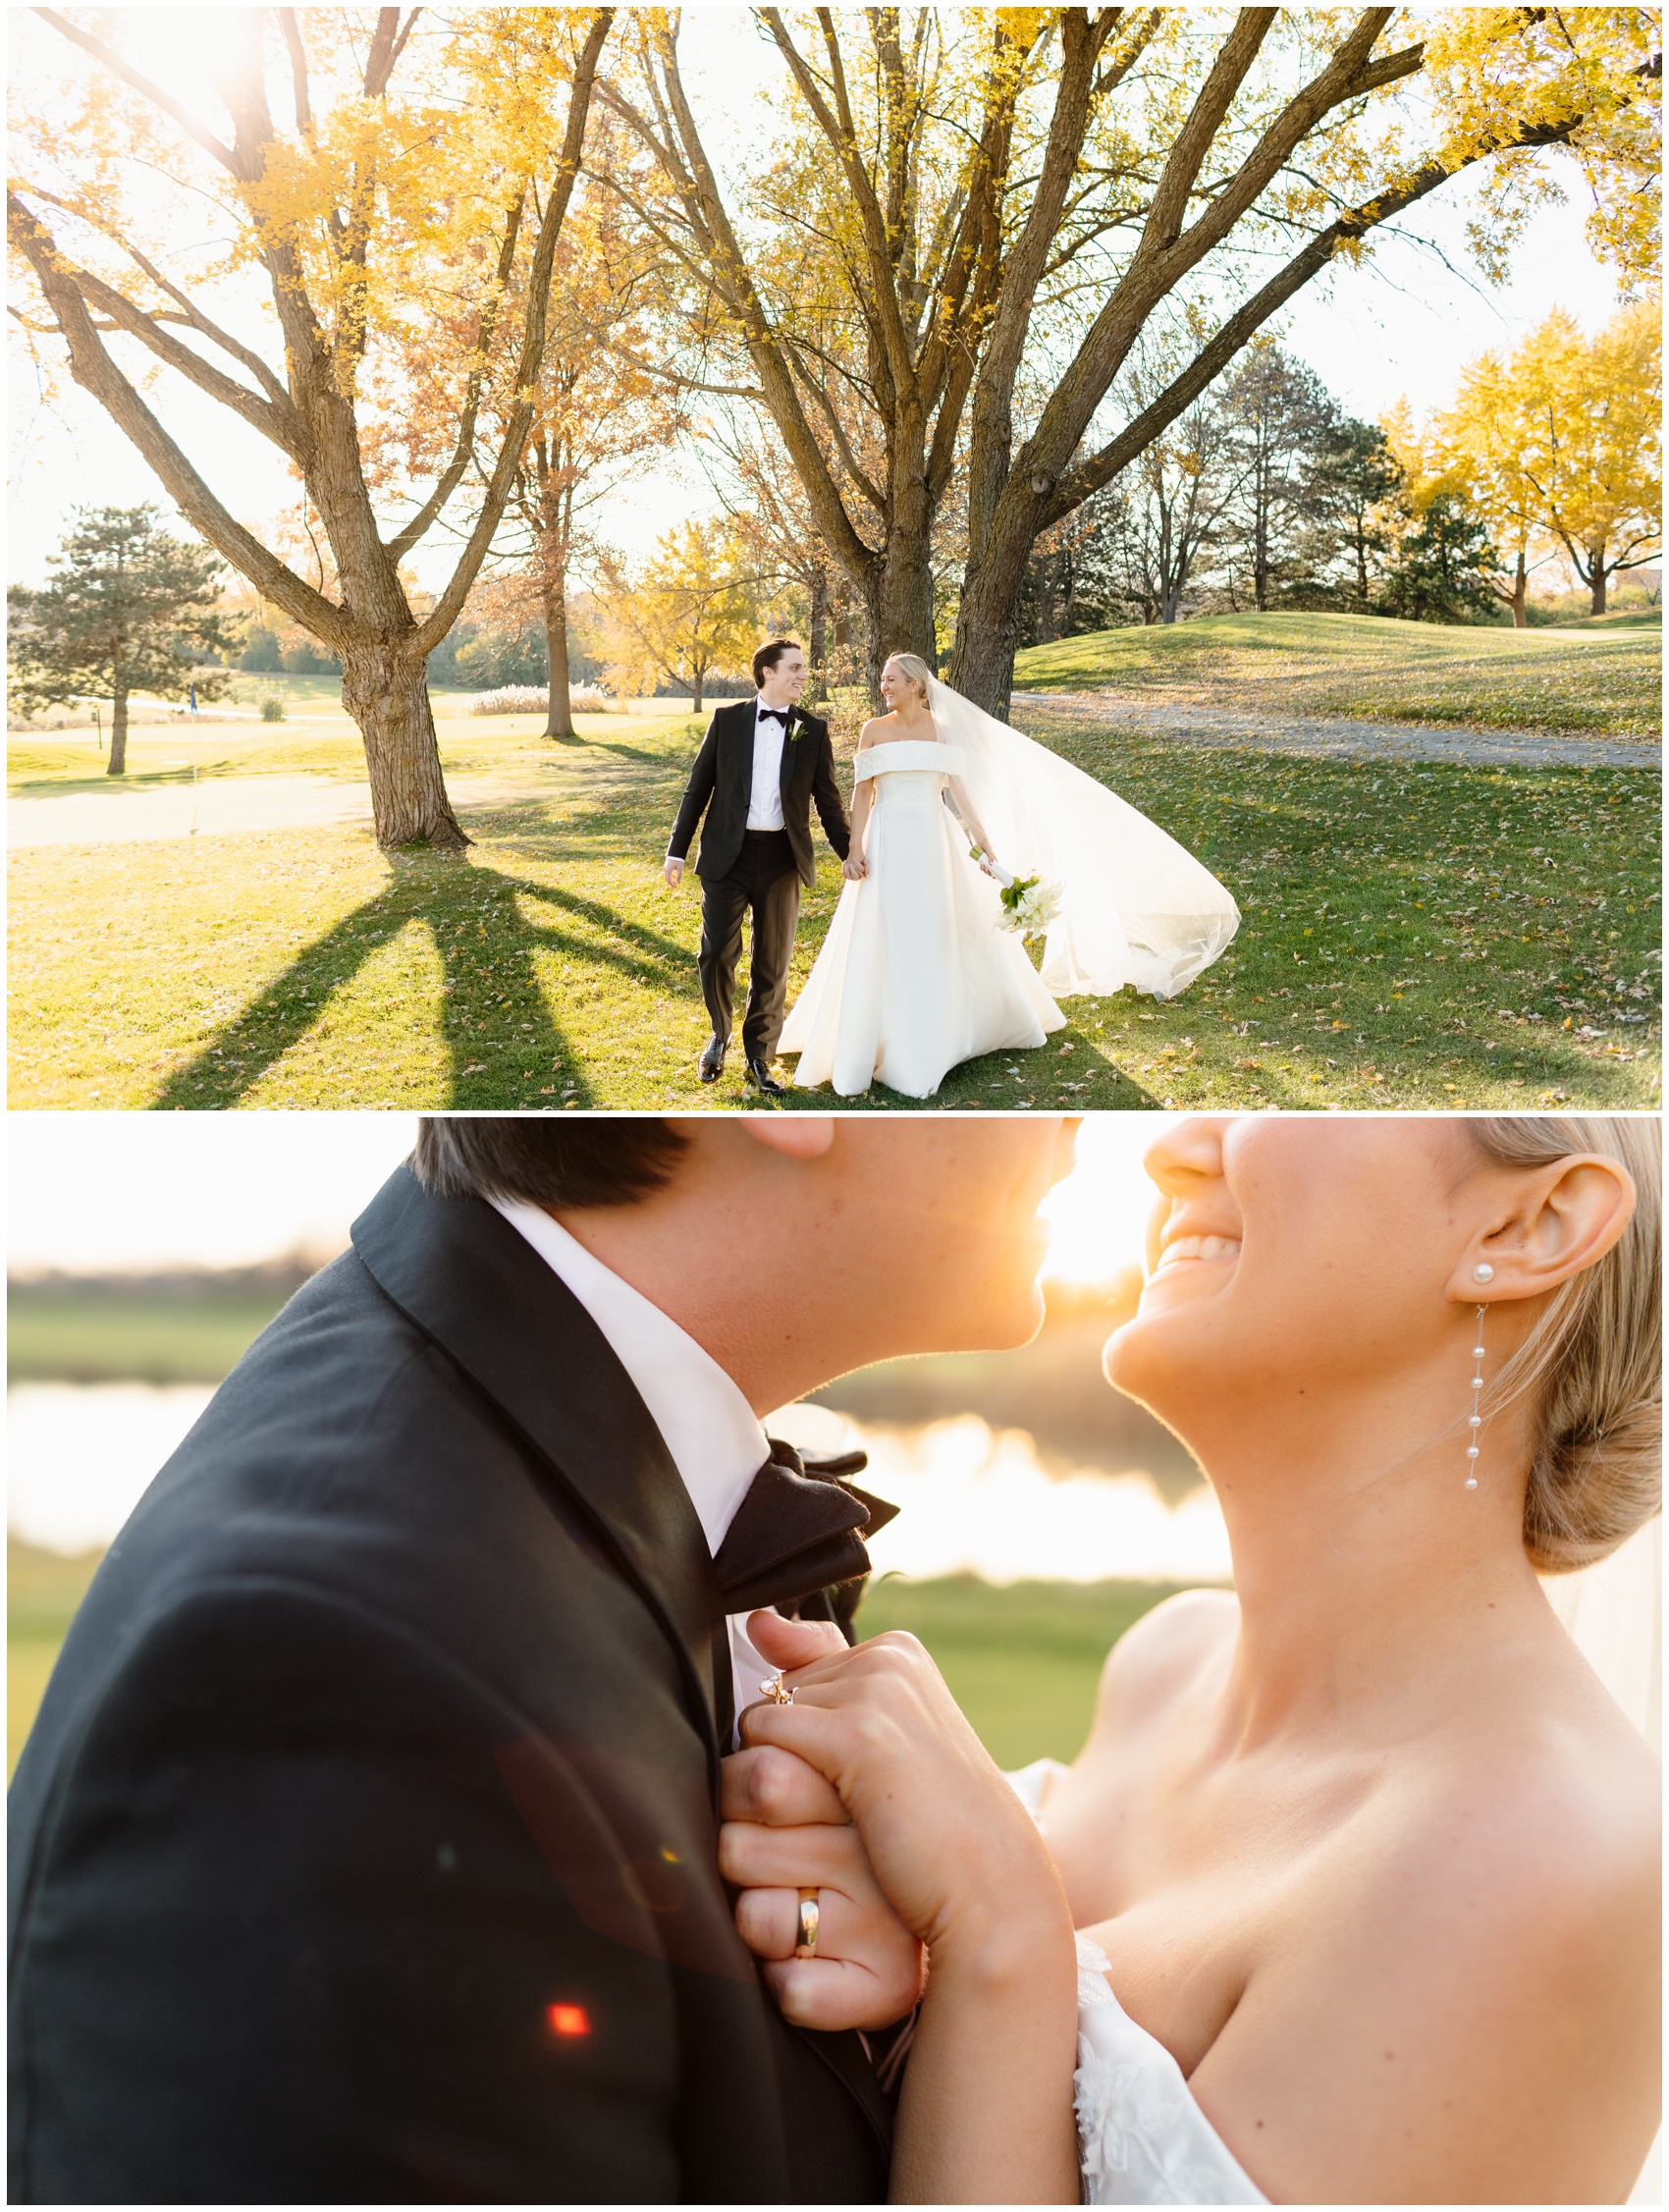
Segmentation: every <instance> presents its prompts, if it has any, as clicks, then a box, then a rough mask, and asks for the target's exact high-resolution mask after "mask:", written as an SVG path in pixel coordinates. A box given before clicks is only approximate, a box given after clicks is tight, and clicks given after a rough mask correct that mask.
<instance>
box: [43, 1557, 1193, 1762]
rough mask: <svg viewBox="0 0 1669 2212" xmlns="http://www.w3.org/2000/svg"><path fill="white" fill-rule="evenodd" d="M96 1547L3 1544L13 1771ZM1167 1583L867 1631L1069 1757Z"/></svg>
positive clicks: (911, 1606) (961, 1602) (990, 1743)
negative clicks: (912, 1649) (1127, 1644)
mask: <svg viewBox="0 0 1669 2212" xmlns="http://www.w3.org/2000/svg"><path fill="white" fill-rule="evenodd" d="M99 1557H100V1554H98V1553H96V1552H91V1553H88V1554H86V1555H85V1556H84V1557H82V1558H79V1559H66V1558H62V1557H61V1556H60V1555H59V1554H58V1553H57V1552H53V1551H37V1550H35V1549H34V1548H33V1546H32V1545H29V1544H26V1543H20V1542H18V1541H17V1540H16V1538H14V1539H12V1541H11V1542H10V1543H9V1544H8V1546H7V1560H6V1565H7V1616H6V1634H7V1645H6V1659H7V1676H6V1751H7V1766H6V1771H7V1774H8V1776H10V1775H11V1773H12V1772H13V1770H14V1769H15V1768H16V1766H17V1763H18V1756H19V1753H21V1752H22V1751H23V1748H24V1743H25V1740H26V1738H27V1735H28V1732H29V1730H30V1728H31V1727H32V1726H33V1725H34V1716H35V1714H36V1712H38V1711H39V1709H40V1700H41V1698H42V1696H43V1695H44V1693H45V1690H46V1682H47V1677H48V1676H49V1675H50V1674H51V1672H52V1666H53V1662H54V1660H55V1659H56V1658H57V1656H58V1647H59V1646H60V1645H61V1644H62V1643H63V1641H64V1637H65V1635H66V1633H67V1631H68V1629H69V1626H70V1622H71V1620H72V1619H73V1618H74V1616H75V1611H76V1607H77V1606H78V1605H79V1604H80V1603H81V1598H82V1596H83V1595H84V1593H85V1592H86V1587H87V1584H88V1583H89V1582H90V1581H91V1580H92V1577H93V1572H94V1570H95V1569H96V1567H97V1565H98V1561H99ZM1167 1595H1169V1592H1168V1591H1167V1590H1166V1589H1165V1588H1164V1587H1163V1586H1161V1585H1159V1584H1155V1583H1091V1584H1078V1583H1016V1584H1014V1585H1013V1586H1012V1588H1010V1589H1007V1590H996V1589H993V1588H992V1587H991V1585H990V1584H988V1583H982V1582H978V1581H976V1580H975V1579H974V1578H973V1577H972V1576H968V1575H961V1576H955V1577H947V1578H945V1579H944V1580H942V1581H934V1582H909V1581H907V1580H906V1579H905V1578H904V1577H903V1576H901V1575H889V1576H888V1577H887V1578H886V1579H885V1580H883V1581H881V1582H878V1583H876V1584H875V1585H874V1586H873V1587H872V1589H871V1590H870V1592H869V1593H868V1595H867V1597H866V1599H865V1602H864V1605H863V1608H862V1610H861V1611H860V1613H859V1615H858V1629H859V1633H860V1634H861V1635H866V1636H875V1635H878V1634H879V1633H880V1631H881V1630H883V1629H891V1628H907V1629H909V1630H911V1631H912V1632H913V1633H914V1634H915V1635H917V1636H919V1637H920V1638H921V1640H922V1642H923V1643H924V1644H925V1645H926V1646H927V1647H928V1649H929V1650H930V1651H931V1652H932V1653H933V1655H934V1658H935V1659H936V1660H937V1661H938V1663H939V1665H940V1667H941V1669H942V1672H943V1675H944V1678H945V1680H946V1681H947V1682H948V1683H949V1685H950V1688H951V1690H952V1692H953V1693H954V1695H955V1697H956V1699H957V1701H958V1703H959V1704H960V1705H961V1706H962V1709H963V1711H964V1712H966V1713H967V1715H968V1717H969V1719H970V1720H971V1721H972V1722H973V1724H974V1726H975V1727H976V1728H977V1729H978V1730H979V1733H980V1736H981V1738H982V1739H983V1741H984V1743H985V1745H986V1747H987V1749H988V1750H989V1751H990V1752H991V1753H992V1756H993V1757H994V1758H996V1760H998V1761H999V1763H1001V1764H1002V1765H1004V1766H1023V1765H1024V1764H1025V1763H1026V1762H1027V1761H1028V1760H1029V1759H1034V1758H1043V1757H1045V1756H1049V1757H1052V1758H1071V1757H1073V1756H1074V1755H1075V1753H1077V1751H1078V1748H1079V1746H1080V1745H1081V1744H1082V1743H1083V1740H1084V1735H1085V1731H1086V1730H1087V1728H1088V1727H1089V1722H1090V1715H1091V1712H1092V1711H1093V1709H1094V1705H1095V1696H1096V1683H1097V1681H1098V1680H1099V1678H1100V1675H1101V1667H1102V1661H1103V1660H1104V1658H1105V1657H1106V1654H1107V1652H1108V1651H1109V1650H1110V1649H1111V1647H1112V1646H1113V1644H1114V1643H1115V1642H1116V1641H1117V1639H1118V1638H1119V1637H1121V1636H1122V1635H1123V1634H1124V1631H1125V1630H1126V1629H1127V1628H1128V1627H1129V1626H1130V1624H1131V1622H1132V1621H1134V1620H1137V1619H1139V1618H1140V1617H1141V1615H1142V1614H1143V1613H1145V1612H1146V1611H1147V1609H1148V1607H1149V1606H1150V1605H1155V1604H1157V1603H1158V1600H1159V1599H1160V1598H1161V1597H1164V1596H1167Z"/></svg>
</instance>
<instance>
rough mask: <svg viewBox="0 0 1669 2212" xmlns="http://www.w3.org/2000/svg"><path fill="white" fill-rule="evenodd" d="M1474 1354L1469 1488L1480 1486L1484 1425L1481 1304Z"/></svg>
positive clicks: (1479, 1271) (1489, 1270)
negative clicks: (1480, 1437)
mask: <svg viewBox="0 0 1669 2212" xmlns="http://www.w3.org/2000/svg"><path fill="white" fill-rule="evenodd" d="M1472 1271H1473V1273H1474V1274H1475V1275H1477V1274H1493V1273H1494V1271H1495V1270H1494V1268H1474V1269H1473V1270H1472ZM1472 1356H1473V1359H1474V1360H1475V1361H1476V1362H1477V1363H1478V1367H1479V1370H1480V1372H1479V1373H1478V1374H1477V1375H1475V1376H1473V1378H1472V1411H1471V1413H1470V1414H1468V1416H1467V1438H1468V1441H1467V1447H1466V1486H1467V1488H1468V1489H1469V1490H1475V1489H1477V1487H1478V1431H1479V1430H1480V1429H1481V1428H1482V1426H1483V1416H1482V1415H1481V1413H1480V1412H1479V1410H1478V1393H1479V1391H1480V1390H1481V1389H1482V1387H1483V1376H1482V1372H1481V1371H1482V1366H1483V1308H1482V1307H1481V1306H1480V1307H1479V1309H1478V1342H1477V1343H1476V1344H1475V1345H1474V1346H1473V1347H1472Z"/></svg>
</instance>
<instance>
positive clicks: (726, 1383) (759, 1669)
mask: <svg viewBox="0 0 1669 2212" xmlns="http://www.w3.org/2000/svg"><path fill="white" fill-rule="evenodd" d="M778 819H779V821H781V813H779V817H778ZM491 1203H492V1204H493V1205H494V1206H496V1207H497V1208H498V1210H499V1212H500V1213H501V1214H503V1215H504V1217H505V1219H506V1220H507V1221H508V1222H509V1223H510V1225H511V1228H512V1229H519V1230H520V1232H521V1234H522V1235H523V1236H524V1237H525V1238H526V1239H527V1241H528V1243H529V1244H530V1245H531V1246H532V1247H533V1249H534V1251H535V1252H537V1253H538V1255H539V1257H540V1259H541V1260H543V1261H544V1262H545V1264H546V1265H547V1267H549V1268H551V1269H552V1271H553V1272H554V1273H555V1274H558V1275H560V1276H561V1277H562V1279H563V1281H564V1282H565V1283H566V1285H567V1287H568V1288H569V1290H571V1291H572V1292H573V1295H574V1296H575V1297H576V1298H577V1299H578V1300H579V1303H580V1304H581V1305H582V1306H583V1307H584V1308H585V1311H586V1312H587V1313H588V1314H589V1315H590V1316H591V1319H592V1320H593V1321H594V1322H596V1323H597V1326H598V1327H599V1328H600V1329H601V1330H602V1331H603V1334H604V1335H605V1336H606V1337H607V1338H608V1340H609V1349H610V1350H611V1351H612V1352H613V1353H614V1355H615V1357H616V1359H618V1360H619V1363H620V1365H621V1367H623V1368H624V1369H625V1371H626V1374H627V1375H628V1376H630V1377H631V1381H632V1386H633V1388H634V1389H635V1390H636V1392H637V1394H638V1396H639V1397H640V1398H641V1399H642V1400H643V1402H644V1404H645V1406H647V1407H648V1409H649V1418H650V1420H651V1421H653V1422H654V1424H655V1426H656V1428H657V1429H659V1430H660V1431H661V1440H662V1442H663V1443H664V1444H665V1445H666V1447H667V1450H668V1452H669V1454H670V1455H671V1458H672V1461H673V1466H674V1467H675V1468H676V1469H677V1471H678V1474H679V1476H680V1478H681V1479H682V1482H683V1485H684V1488H685V1489H686V1490H687V1491H688V1492H689V1501H690V1503H691V1504H692V1505H693V1506H694V1507H695V1517H696V1519H697V1520H698V1521H699V1522H700V1523H701V1533H702V1535H703V1536H704V1537H705V1538H707V1548H708V1551H709V1552H710V1553H712V1554H713V1555H714V1556H715V1557H716V1556H717V1554H718V1550H719V1546H720V1545H721V1544H722V1543H723V1542H724V1540H725V1538H726V1535H727V1532H728V1530H729V1526H730V1523H731V1522H732V1521H733V1520H734V1519H735V1517H736V1510H737V1508H738V1507H739V1506H740V1504H741V1502H742V1499H743V1498H744V1497H746V1495H747V1493H748V1490H749V1488H750V1487H751V1486H752V1484H753V1479H754V1477H755V1476H756V1475H757V1474H758V1473H759V1470H760V1469H761V1468H762V1467H763V1466H764V1465H765V1462H766V1461H767V1460H768V1459H769V1458H770V1456H771V1444H770V1440H769V1438H768V1437H767V1436H766V1433H765V1431H764V1430H763V1429H762V1428H761V1427H760V1426H759V1422H758V1419H757V1417H756V1416H755V1414H754V1411H753V1408H752V1407H751V1406H750V1405H749V1404H748V1402H747V1400H746V1399H745V1398H744V1397H743V1396H742V1394H741V1392H740V1391H739V1390H738V1389H737V1388H736V1386H735V1384H734V1383H733V1382H732V1381H731V1380H730V1378H729V1376H727V1374H726V1373H725V1371H724V1369H723V1368H722V1367H721V1366H720V1365H719V1363H718V1361H717V1360H715V1359H713V1358H712V1357H711V1355H710V1354H708V1353H706V1352H704V1351H703V1350H702V1348H701V1346H700V1345H699V1344H698V1343H697V1342H696V1341H695V1338H694V1337H693V1336H690V1335H688V1334H686V1332H685V1331H684V1330H683V1329H681V1328H680V1327H679V1326H678V1324H677V1322H674V1321H672V1320H670V1319H669V1318H668V1316H667V1315H665V1314H664V1313H662V1311H661V1309H660V1307H659V1306H655V1305H652V1304H651V1303H650V1301H649V1300H648V1299H647V1298H645V1297H644V1295H643V1293H642V1292H641V1291H640V1290H633V1288H632V1286H631V1284H630V1283H629V1282H626V1281H624V1280H623V1279H622V1278H621V1277H620V1276H619V1275H617V1274H616V1273H615V1271H614V1269H613V1268H606V1267H604V1265H603V1263H602V1261H601V1260H599V1259H597V1258H595V1257H594V1256H593V1255H592V1254H591V1253H589V1252H587V1251H586V1249H585V1247H584V1245H582V1244H581V1243H580V1242H579V1240H578V1238H577V1237H571V1236H569V1234H568V1232H567V1231H566V1229H565V1228H564V1227H563V1226H562V1225H561V1223H560V1222H557V1221H554V1220H553V1219H552V1218H551V1216H550V1214H547V1213H546V1212H545V1211H544V1209H543V1207H539V1206H530V1205H528V1204H526V1203H525V1202H524V1201H523V1200H520V1199H513V1198H495V1199H494V1200H492V1201H491ZM755 1609H757V1608H755ZM747 1618H748V1616H747V1614H746V1613H732V1614H730V1615H729V1617H728V1619H727V1622H726V1626H727V1629H728V1631H729V1638H730V1678H731V1684H732V1688H733V1690H734V1694H735V1709H736V1711H737V1712H738V1713H739V1712H740V1711H741V1709H742V1707H743V1706H744V1705H752V1704H757V1703H758V1701H759V1685H760V1683H761V1682H762V1681H763V1680H764V1678H765V1677H766V1676H767V1675H768V1674H770V1673H771V1672H772V1669H771V1667H770V1666H769V1665H768V1664H767V1662H766V1661H765V1660H764V1659H762V1658H761V1657H760V1655H759V1653H758V1652H757V1651H756V1650H755V1649H754V1647H753V1646H752V1645H751V1644H750V1643H749V1642H748V1640H747V1637H746V1635H745V1634H744V1631H745V1629H746V1626H747ZM733 1747H734V1739H733V1738H732V1741H731V1745H730V1746H729V1747H727V1748H730V1749H733Z"/></svg>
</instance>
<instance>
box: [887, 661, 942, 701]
mask: <svg viewBox="0 0 1669 2212" xmlns="http://www.w3.org/2000/svg"><path fill="white" fill-rule="evenodd" d="M888 660H889V661H891V662H892V663H893V664H894V665H895V666H896V667H897V668H898V669H900V670H901V671H902V673H903V674H905V675H907V676H908V677H909V679H910V681H911V682H912V683H914V684H917V685H919V686H920V689H921V695H922V705H923V706H924V707H926V706H930V705H931V704H932V703H933V692H932V689H931V688H930V686H931V685H932V683H933V671H932V669H930V668H929V667H928V665H927V663H926V662H925V661H924V660H923V659H922V657H921V655H920V654H919V653H889V654H888Z"/></svg>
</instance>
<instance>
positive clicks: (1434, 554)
mask: <svg viewBox="0 0 1669 2212" xmlns="http://www.w3.org/2000/svg"><path fill="white" fill-rule="evenodd" d="M1500 565H1501V561H1500V555H1499V554H1498V553H1497V552H1496V550H1495V548H1494V547H1493V546H1492V545H1491V544H1490V542H1489V532H1488V530H1487V528H1486V527H1485V525H1484V524H1483V523H1482V522H1481V520H1480V519H1479V517H1478V516H1477V515H1476V514H1469V513H1467V511H1466V509H1465V508H1464V507H1463V506H1462V505H1461V503H1460V501H1459V500H1458V499H1457V498H1456V497H1455V495H1454V494H1453V493H1452V492H1438V493H1437V494H1436V495H1435V496H1434V497H1433V498H1431V499H1430V500H1428V501H1427V504H1426V507H1425V510H1424V512H1423V513H1421V514H1420V515H1419V516H1418V517H1417V518H1416V520H1415V522H1414V525H1413V527H1412V528H1411V529H1410V530H1409V531H1408V532H1407V534H1406V535H1405V536H1404V538H1403V540H1402V542H1401V544H1400V545H1399V546H1398V547H1397V551H1396V558H1395V560H1394V561H1393V562H1392V564H1391V567H1390V570H1389V572H1388V574H1387V575H1386V578H1385V591H1384V599H1383V602H1382V605H1383V610H1384V612H1385V613H1386V614H1387V615H1403V616H1406V617H1407V618H1408V619H1409V620H1411V621H1416V622H1464V621H1465V620H1467V618H1468V617H1469V616H1470V615H1477V614H1481V613H1484V612H1486V611H1487V610H1488V609H1489V608H1490V607H1491V606H1493V604H1494V601H1495V590H1494V583H1493V577H1494V574H1495V572H1496V570H1497V569H1498V568H1499V567H1500Z"/></svg>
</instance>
